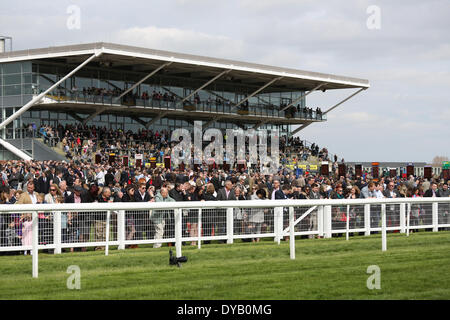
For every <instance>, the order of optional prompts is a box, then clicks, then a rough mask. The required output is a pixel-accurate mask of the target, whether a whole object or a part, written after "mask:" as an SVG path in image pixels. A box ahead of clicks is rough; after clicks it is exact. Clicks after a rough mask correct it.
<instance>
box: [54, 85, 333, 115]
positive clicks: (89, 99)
mask: <svg viewBox="0 0 450 320" xmlns="http://www.w3.org/2000/svg"><path fill="white" fill-rule="evenodd" d="M46 97H47V98H49V99H51V100H53V101H55V102H57V103H74V102H75V103H83V104H102V105H111V106H113V105H116V106H137V107H144V108H151V109H158V110H179V111H191V112H207V113H215V114H226V115H229V114H233V115H237V116H247V115H248V116H255V117H268V118H288V119H296V120H312V121H325V120H327V117H326V114H321V113H317V112H316V111H315V110H310V109H307V108H301V109H300V110H299V111H298V110H296V112H294V113H292V112H288V110H285V111H282V110H281V109H282V108H280V107H277V106H274V105H249V106H248V107H242V106H240V107H237V108H236V107H234V105H233V104H231V103H227V102H222V103H216V102H215V101H212V102H208V101H204V102H201V103H190V102H185V103H181V101H179V100H176V101H168V100H164V99H152V98H148V99H139V98H137V99H136V98H130V97H122V98H121V99H120V100H117V97H116V96H111V95H89V94H83V93H82V92H77V93H69V94H65V93H64V92H55V93H53V94H49V95H47V96H46Z"/></svg>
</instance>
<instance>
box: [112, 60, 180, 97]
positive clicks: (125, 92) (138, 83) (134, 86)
mask: <svg viewBox="0 0 450 320" xmlns="http://www.w3.org/2000/svg"><path fill="white" fill-rule="evenodd" d="M171 64H172V62H167V63H164V64H163V65H161V66H159V67H158V68H156V69H155V70H153V71H152V72H150V73H149V74H148V75H146V76H145V77H144V78H142V79H141V80H139V81H138V82H136V83H135V84H134V85H132V86H131V87H130V88H128V89H127V90H125V91H124V92H122V94H121V95H120V96H118V97H117V98H115V100H114V101H118V100H120V98H122V97H123V96H124V95H126V94H127V93H128V92H130V91H131V90H133V89H134V88H136V87H137V86H139V85H140V84H141V83H142V82H144V81H145V80H147V79H148V78H150V77H151V76H153V75H154V74H155V73H157V72H158V71H159V70H161V69H162V68H165V67H167V66H169V65H171Z"/></svg>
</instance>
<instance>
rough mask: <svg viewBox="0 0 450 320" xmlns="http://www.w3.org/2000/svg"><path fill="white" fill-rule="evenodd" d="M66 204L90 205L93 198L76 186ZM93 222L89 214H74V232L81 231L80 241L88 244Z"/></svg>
mask: <svg viewBox="0 0 450 320" xmlns="http://www.w3.org/2000/svg"><path fill="white" fill-rule="evenodd" d="M64 202H65V203H89V202H91V197H90V195H89V193H88V192H87V190H86V189H84V188H82V187H80V186H76V187H75V188H74V190H73V192H72V193H70V194H69V195H68V196H67V197H66V198H65V199H64ZM92 223H93V221H91V219H90V216H89V213H88V212H78V213H75V214H73V218H72V226H71V230H72V232H76V231H75V230H78V231H79V234H80V241H81V242H88V241H89V237H90V233H91V232H90V231H91V224H92ZM81 250H82V251H86V248H82V249H81Z"/></svg>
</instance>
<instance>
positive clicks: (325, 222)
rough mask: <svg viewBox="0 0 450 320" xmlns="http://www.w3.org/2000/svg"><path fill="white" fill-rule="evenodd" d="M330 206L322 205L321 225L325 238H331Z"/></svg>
mask: <svg viewBox="0 0 450 320" xmlns="http://www.w3.org/2000/svg"><path fill="white" fill-rule="evenodd" d="M331 226H332V225H331V206H324V214H323V227H324V234H325V238H331V236H332V232H331Z"/></svg>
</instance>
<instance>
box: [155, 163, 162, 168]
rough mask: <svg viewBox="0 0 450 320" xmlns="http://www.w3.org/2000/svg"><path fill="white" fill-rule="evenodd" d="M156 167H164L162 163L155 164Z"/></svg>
mask: <svg viewBox="0 0 450 320" xmlns="http://www.w3.org/2000/svg"><path fill="white" fill-rule="evenodd" d="M156 167H157V168H159V167H161V168H163V167H164V163H157V164H156Z"/></svg>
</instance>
